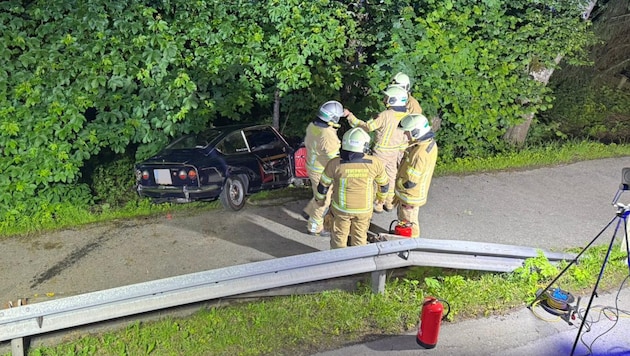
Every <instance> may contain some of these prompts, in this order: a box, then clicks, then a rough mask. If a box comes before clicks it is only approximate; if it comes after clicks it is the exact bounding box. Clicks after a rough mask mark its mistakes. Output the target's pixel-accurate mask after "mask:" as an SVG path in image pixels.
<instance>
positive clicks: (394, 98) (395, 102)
mask: <svg viewBox="0 0 630 356" xmlns="http://www.w3.org/2000/svg"><path fill="white" fill-rule="evenodd" d="M384 93H385V95H386V96H387V98H386V99H385V103H386V104H387V106H407V99H408V98H409V95H408V94H407V91H406V90H405V89H403V88H401V87H399V86H397V85H390V86H388V87H387V89H385V91H384Z"/></svg>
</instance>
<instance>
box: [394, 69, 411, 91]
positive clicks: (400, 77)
mask: <svg viewBox="0 0 630 356" xmlns="http://www.w3.org/2000/svg"><path fill="white" fill-rule="evenodd" d="M392 85H396V86H399V87H401V88H403V89H405V90H406V91H409V88H410V87H411V81H410V80H409V76H408V75H407V74H405V73H402V72H398V73H397V74H396V75H395V76H394V78H392Z"/></svg>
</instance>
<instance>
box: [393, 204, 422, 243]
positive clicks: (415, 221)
mask: <svg viewBox="0 0 630 356" xmlns="http://www.w3.org/2000/svg"><path fill="white" fill-rule="evenodd" d="M397 213H398V221H407V222H410V223H411V237H420V219H419V218H418V214H419V213H420V207H419V206H412V205H404V204H401V203H400V202H398V209H397Z"/></svg>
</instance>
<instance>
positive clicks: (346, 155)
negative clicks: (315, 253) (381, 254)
mask: <svg viewBox="0 0 630 356" xmlns="http://www.w3.org/2000/svg"><path fill="white" fill-rule="evenodd" d="M369 145H370V135H368V133H367V132H365V131H364V130H363V129H361V128H358V127H357V128H352V129H350V130H348V131H347V132H346V133H345V134H344V135H343V140H342V142H341V154H340V157H337V158H333V159H332V160H330V161H329V162H328V164H327V165H326V168H325V169H324V173H323V174H322V176H321V180H320V181H319V185H318V186H317V196H316V199H317V200H318V201H319V202H321V203H323V202H324V200H325V199H326V196H327V195H328V194H330V191H331V190H334V192H333V195H332V203H331V211H332V214H333V229H332V237H331V239H330V248H331V249H336V248H343V247H346V246H359V245H365V244H367V232H368V229H369V227H370V220H371V219H372V214H373V211H372V205H373V204H374V196H375V195H376V197H377V199H382V197H383V196H384V195H385V194H387V191H388V189H389V184H388V177H387V174H386V173H385V168H384V167H383V164H382V163H381V161H380V160H379V159H378V158H375V157H373V156H370V155H368V154H366V152H367V150H368V149H369ZM375 183H376V184H375ZM333 186H334V188H332V187H333ZM375 187H378V188H377V190H376V192H374V189H375Z"/></svg>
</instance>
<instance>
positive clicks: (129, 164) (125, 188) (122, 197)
mask: <svg viewBox="0 0 630 356" xmlns="http://www.w3.org/2000/svg"><path fill="white" fill-rule="evenodd" d="M134 185H135V176H134V161H133V160H132V159H131V158H129V157H123V158H121V159H119V160H115V161H112V162H109V163H106V164H103V165H100V166H98V167H96V169H95V170H94V173H93V174H92V184H91V188H92V191H93V194H94V200H95V201H96V203H100V204H108V205H109V206H112V207H120V206H123V205H125V204H126V203H127V202H130V201H133V200H136V199H138V195H137V194H136V192H135V191H134Z"/></svg>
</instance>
